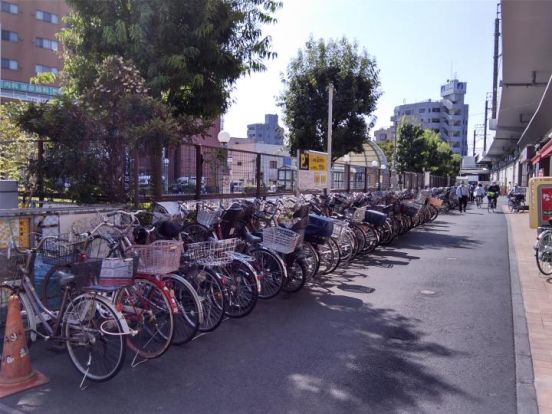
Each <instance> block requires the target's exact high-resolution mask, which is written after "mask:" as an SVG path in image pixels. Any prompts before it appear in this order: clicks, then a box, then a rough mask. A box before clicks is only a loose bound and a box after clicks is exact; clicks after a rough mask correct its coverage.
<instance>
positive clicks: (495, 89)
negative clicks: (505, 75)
mask: <svg viewBox="0 0 552 414" xmlns="http://www.w3.org/2000/svg"><path fill="white" fill-rule="evenodd" d="M499 7H500V3H499V4H497V5H496V19H495V33H494V56H493V58H494V59H493V107H492V119H496V105H497V97H498V38H499V37H500V19H499V18H498V16H499V13H500V12H499V10H498V9H499Z"/></svg>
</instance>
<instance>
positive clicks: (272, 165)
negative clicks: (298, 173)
mask: <svg viewBox="0 0 552 414" xmlns="http://www.w3.org/2000/svg"><path fill="white" fill-rule="evenodd" d="M268 168H270V169H271V170H275V169H276V168H278V161H270V162H269V163H268Z"/></svg>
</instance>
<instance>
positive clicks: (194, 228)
mask: <svg viewBox="0 0 552 414" xmlns="http://www.w3.org/2000/svg"><path fill="white" fill-rule="evenodd" d="M180 234H182V240H188V241H190V243H199V242H202V241H207V239H209V237H212V236H213V232H212V231H211V230H210V229H209V228H207V227H205V226H204V225H203V224H199V223H190V224H187V225H185V226H184V227H183V228H182V231H181V232H180Z"/></svg>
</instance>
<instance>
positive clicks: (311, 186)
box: [297, 151, 328, 191]
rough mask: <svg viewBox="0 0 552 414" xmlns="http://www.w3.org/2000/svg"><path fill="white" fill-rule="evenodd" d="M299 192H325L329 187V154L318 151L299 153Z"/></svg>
mask: <svg viewBox="0 0 552 414" xmlns="http://www.w3.org/2000/svg"><path fill="white" fill-rule="evenodd" d="M298 163H299V174H298V182H297V187H298V189H299V191H308V190H323V189H325V188H327V187H328V154H326V153H325V152H317V151H299V154H298Z"/></svg>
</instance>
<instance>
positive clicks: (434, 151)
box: [397, 117, 462, 176]
mask: <svg viewBox="0 0 552 414" xmlns="http://www.w3.org/2000/svg"><path fill="white" fill-rule="evenodd" d="M461 161H462V157H461V156H460V155H458V154H454V153H453V151H452V149H451V148H450V145H449V144H448V143H447V142H445V141H443V140H442V139H441V137H440V136H439V134H437V133H436V132H435V131H433V130H431V129H423V128H422V127H421V126H420V125H419V124H417V123H415V122H413V121H412V120H410V119H407V118H404V117H403V118H401V119H400V121H399V125H398V137H397V171H398V172H399V173H403V172H406V171H408V172H424V171H429V172H430V173H431V174H434V175H440V176H446V175H450V176H456V175H458V172H459V171H460V164H461Z"/></svg>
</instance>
